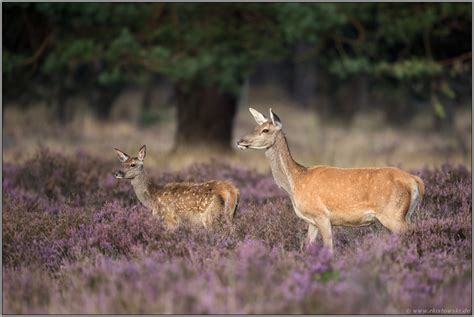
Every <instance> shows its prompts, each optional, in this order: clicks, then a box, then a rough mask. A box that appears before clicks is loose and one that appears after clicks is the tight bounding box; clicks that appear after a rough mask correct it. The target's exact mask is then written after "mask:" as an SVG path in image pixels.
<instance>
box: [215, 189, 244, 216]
mask: <svg viewBox="0 0 474 317" xmlns="http://www.w3.org/2000/svg"><path fill="white" fill-rule="evenodd" d="M220 192H221V197H222V198H223V201H224V213H225V215H226V216H227V217H228V218H229V219H232V218H234V215H235V211H236V210H237V206H238V205H239V199H240V191H239V189H238V188H237V187H235V186H234V185H233V184H232V183H230V182H222V183H221V191H220Z"/></svg>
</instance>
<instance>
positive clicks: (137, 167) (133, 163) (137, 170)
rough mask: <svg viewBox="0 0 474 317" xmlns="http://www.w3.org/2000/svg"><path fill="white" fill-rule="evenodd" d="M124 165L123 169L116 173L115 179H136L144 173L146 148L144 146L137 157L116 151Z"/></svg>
mask: <svg viewBox="0 0 474 317" xmlns="http://www.w3.org/2000/svg"><path fill="white" fill-rule="evenodd" d="M114 150H115V152H117V155H118V158H119V160H120V162H121V163H122V169H121V170H119V171H117V172H115V174H114V176H115V178H124V179H134V178H135V177H137V176H138V175H140V174H142V173H143V163H144V160H145V155H146V146H145V145H144V146H142V147H141V148H140V150H139V151H138V156H137V157H130V156H129V155H128V154H126V153H125V152H122V151H120V150H118V149H114Z"/></svg>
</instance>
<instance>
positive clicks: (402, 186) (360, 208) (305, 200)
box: [237, 108, 425, 252]
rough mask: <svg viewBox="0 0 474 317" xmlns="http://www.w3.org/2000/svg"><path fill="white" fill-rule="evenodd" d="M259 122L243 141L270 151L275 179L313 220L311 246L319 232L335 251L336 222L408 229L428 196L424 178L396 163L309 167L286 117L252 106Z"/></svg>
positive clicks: (307, 219) (304, 215)
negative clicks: (292, 142) (296, 151)
mask: <svg viewBox="0 0 474 317" xmlns="http://www.w3.org/2000/svg"><path fill="white" fill-rule="evenodd" d="M249 110H250V113H251V114H252V115H253V117H254V119H255V121H256V122H257V126H256V127H255V129H254V130H253V131H252V132H250V133H249V134H248V135H246V136H245V137H243V138H242V139H241V140H239V141H237V146H238V147H239V148H240V149H242V150H245V149H248V148H250V149H258V150H265V155H266V157H267V158H268V159H269V160H270V166H271V170H272V174H273V178H274V179H275V182H276V183H277V185H278V186H279V187H280V188H283V190H285V191H286V192H287V193H288V195H289V196H290V199H291V202H292V204H293V208H294V211H295V213H296V215H297V216H298V217H300V218H301V219H303V220H304V221H305V222H307V223H308V225H309V226H308V234H307V238H306V243H307V245H308V244H309V243H311V242H313V241H314V240H315V239H316V236H317V234H318V231H319V232H320V233H321V236H322V239H323V243H324V244H325V245H326V246H327V247H329V249H330V251H331V252H333V240H332V230H331V226H332V225H342V226H365V225H369V224H372V223H373V222H374V221H375V220H376V219H377V220H378V221H380V222H381V223H382V225H383V226H385V227H386V228H387V229H389V230H390V231H392V232H395V233H400V232H403V231H404V230H405V229H406V227H407V222H408V221H409V220H410V218H411V216H412V214H413V211H414V210H415V209H416V207H417V205H418V203H419V202H420V201H421V199H422V198H423V195H424V192H425V187H424V184H423V181H422V180H421V179H420V178H419V177H418V176H415V175H411V174H409V173H407V172H404V171H402V170H400V169H398V168H395V167H372V168H339V167H332V166H322V165H318V166H314V167H305V166H302V165H300V164H298V163H297V162H295V160H293V158H292V156H291V154H290V150H289V148H288V144H287V141H286V138H285V134H284V133H283V130H282V128H283V125H282V123H281V120H280V118H278V116H277V115H276V114H275V113H273V111H272V109H270V119H267V117H265V115H263V114H262V113H260V112H258V111H257V110H255V109H252V108H250V109H249Z"/></svg>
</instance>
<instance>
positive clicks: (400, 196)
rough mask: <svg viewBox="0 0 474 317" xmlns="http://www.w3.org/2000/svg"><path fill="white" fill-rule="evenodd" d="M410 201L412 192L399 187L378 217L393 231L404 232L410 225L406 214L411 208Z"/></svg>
mask: <svg viewBox="0 0 474 317" xmlns="http://www.w3.org/2000/svg"><path fill="white" fill-rule="evenodd" d="M410 203H411V197H410V193H409V192H408V191H406V190H405V189H404V188H399V189H397V190H396V191H395V192H394V193H393V194H392V195H391V201H390V203H389V204H388V205H387V206H386V207H385V208H384V209H383V210H382V212H381V213H378V214H376V218H377V219H378V220H379V221H380V223H381V224H382V225H383V226H384V227H385V228H387V229H388V230H390V231H391V232H393V233H396V234H400V233H403V232H404V231H406V229H407V227H408V223H407V219H406V214H407V212H408V210H409V208H410Z"/></svg>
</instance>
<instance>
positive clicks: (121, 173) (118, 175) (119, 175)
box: [114, 171, 125, 178]
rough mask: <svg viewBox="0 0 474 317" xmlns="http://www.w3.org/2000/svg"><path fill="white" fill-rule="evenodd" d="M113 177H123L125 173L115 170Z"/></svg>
mask: <svg viewBox="0 0 474 317" xmlns="http://www.w3.org/2000/svg"><path fill="white" fill-rule="evenodd" d="M114 176H115V178H123V177H124V176H125V175H124V173H123V172H122V171H117V172H115V174H114Z"/></svg>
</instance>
